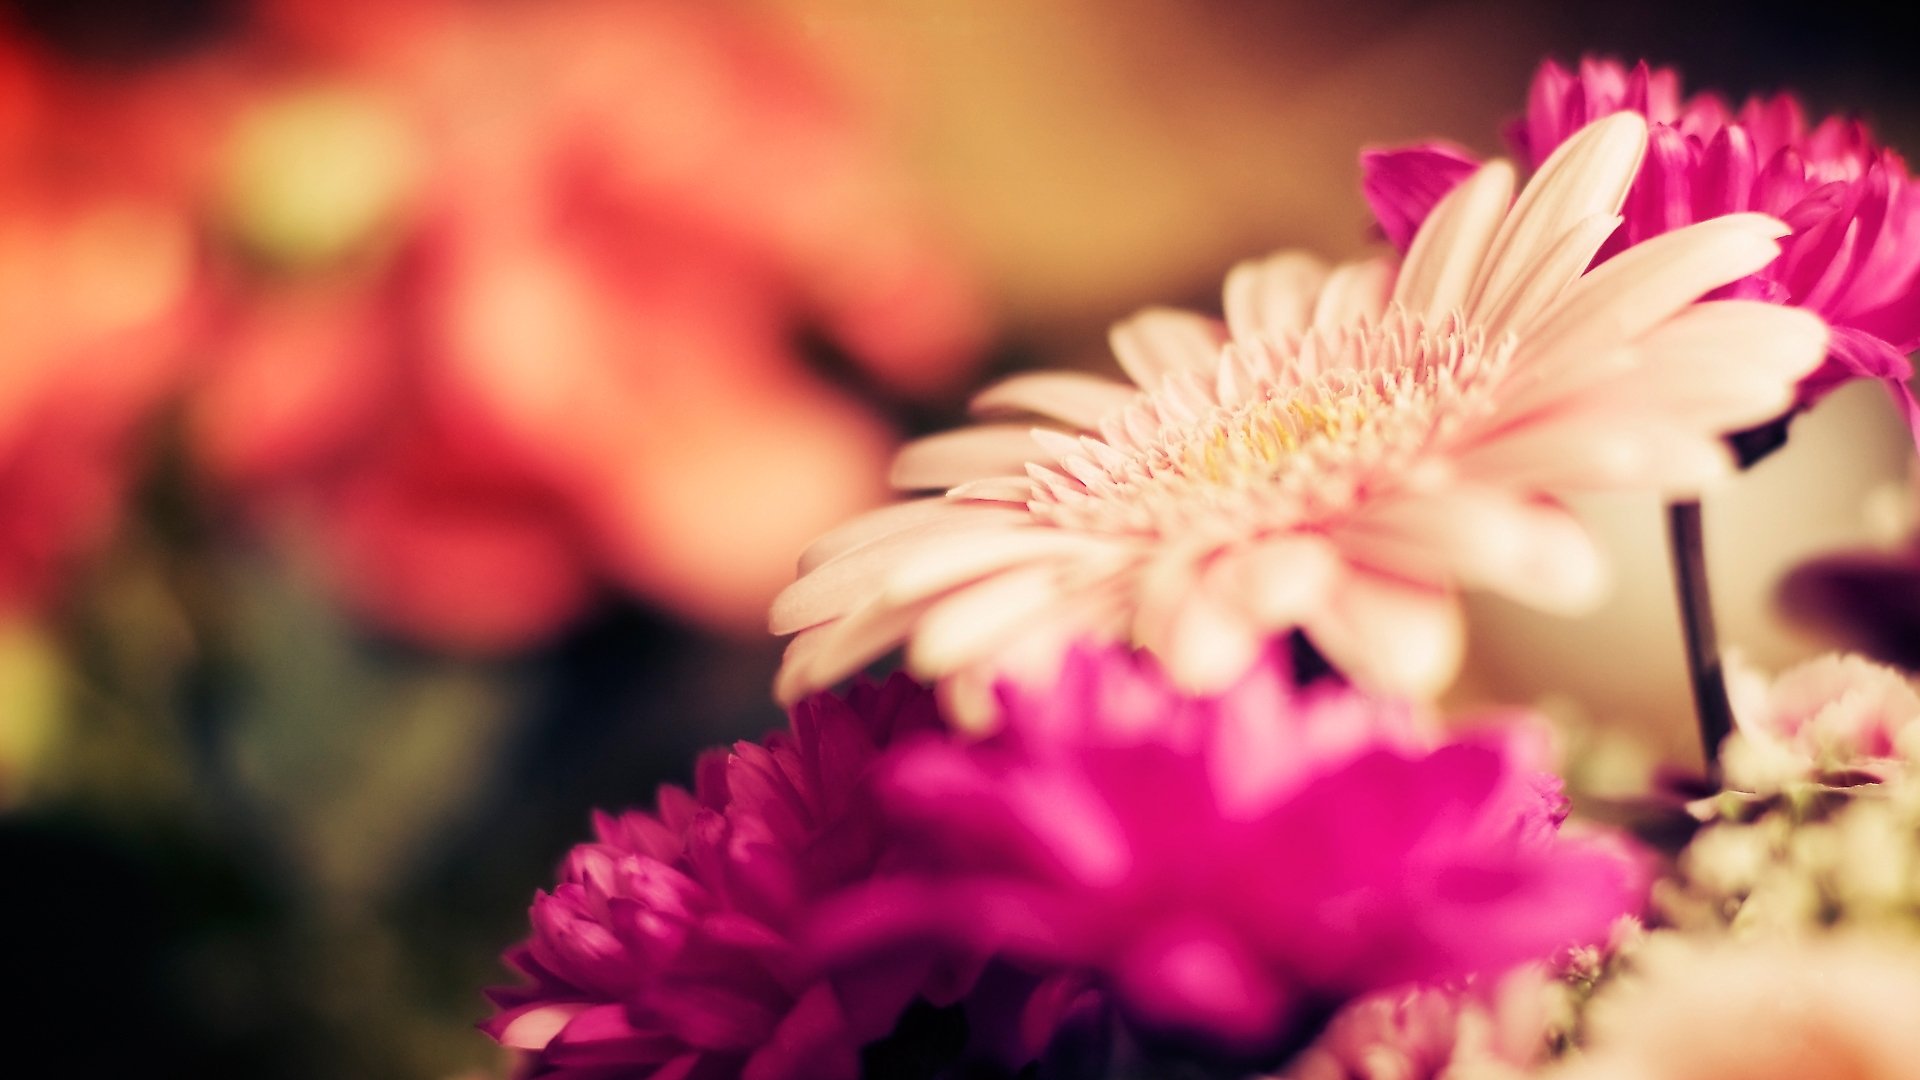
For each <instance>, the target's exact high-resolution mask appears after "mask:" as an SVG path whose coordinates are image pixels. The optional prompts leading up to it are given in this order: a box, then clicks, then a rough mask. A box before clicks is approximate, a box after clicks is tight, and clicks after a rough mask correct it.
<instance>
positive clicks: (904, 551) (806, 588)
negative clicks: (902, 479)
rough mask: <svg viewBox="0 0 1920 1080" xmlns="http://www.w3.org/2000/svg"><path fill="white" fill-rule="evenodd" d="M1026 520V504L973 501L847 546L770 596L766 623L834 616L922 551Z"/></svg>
mask: <svg viewBox="0 0 1920 1080" xmlns="http://www.w3.org/2000/svg"><path fill="white" fill-rule="evenodd" d="M1030 520H1031V518H1030V517H1029V516H1028V514H1027V512H1026V511H1025V510H1024V509H1011V508H1007V507H1003V506H997V505H992V504H980V503H977V504H973V505H972V506H970V507H968V509H967V511H966V512H965V513H964V514H950V515H936V516H932V517H930V518H928V519H926V520H922V521H918V522H916V523H914V524H911V525H907V526H905V527H903V528H899V529H895V530H893V531H891V532H887V533H884V534H881V535H879V536H876V537H874V538H872V539H869V540H867V541H865V542H863V543H859V544H855V545H853V546H852V547H848V548H845V549H844V550H842V551H841V552H840V553H839V554H837V555H835V556H833V557H832V558H830V559H826V560H824V561H823V562H821V563H819V564H818V565H816V566H814V567H813V568H812V569H811V570H810V571H809V572H807V573H806V574H804V575H802V576H801V577H800V578H799V580H797V581H795V582H793V584H791V585H788V586H787V587H786V588H785V589H782V590H781V591H780V595H778V596H776V597H774V598H773V608H772V610H771V612H770V613H769V616H768V626H769V628H770V629H771V630H772V631H773V633H775V634H791V633H793V632H794V631H796V630H804V629H806V628H807V627H809V626H815V625H818V624H820V623H823V622H826V621H827V620H829V619H834V618H838V617H840V616H842V615H845V614H846V613H847V612H849V611H852V610H853V609H854V608H857V607H859V606H860V605H862V604H864V603H866V602H867V601H869V600H871V599H873V598H874V597H876V596H878V595H880V592H881V590H882V588H883V584H884V581H885V578H886V576H887V575H888V574H890V573H891V572H892V571H893V570H894V569H895V567H897V566H900V565H903V564H905V563H908V562H911V561H912V560H914V559H917V558H919V557H920V553H921V552H923V551H932V552H934V553H936V554H937V553H939V552H941V551H945V550H949V549H950V548H951V547H954V546H965V545H968V544H972V543H978V542H979V540H980V538H981V537H983V536H984V537H991V536H994V535H995V534H998V533H1003V532H1008V531H1012V530H1015V529H1018V528H1020V527H1021V526H1022V525H1025V524H1026V523H1027V522H1028V521H1030Z"/></svg>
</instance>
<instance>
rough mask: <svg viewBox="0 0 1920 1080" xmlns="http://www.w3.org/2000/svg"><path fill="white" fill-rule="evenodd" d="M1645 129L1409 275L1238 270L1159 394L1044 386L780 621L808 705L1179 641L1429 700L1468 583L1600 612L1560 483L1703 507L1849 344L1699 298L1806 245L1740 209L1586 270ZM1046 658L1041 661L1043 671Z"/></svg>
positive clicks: (947, 444) (921, 463)
mask: <svg viewBox="0 0 1920 1080" xmlns="http://www.w3.org/2000/svg"><path fill="white" fill-rule="evenodd" d="M1643 142H1644V125H1643V124H1642V123H1641V122H1640V121H1639V120H1638V118H1636V117H1632V116H1620V117H1617V118H1610V119H1608V120H1604V121H1601V122H1599V123H1597V124H1594V125H1593V126H1591V127H1590V128H1588V129H1587V130H1586V131H1584V132H1582V133H1581V134H1580V135H1578V136H1576V137H1575V138H1574V139H1573V140H1571V141H1569V142H1568V143H1567V144H1566V145H1565V146H1564V147H1563V148H1562V149H1561V150H1560V151H1559V152H1558V153H1557V154H1555V155H1554V157H1553V159H1552V160H1550V161H1549V162H1547V164H1546V165H1545V166H1544V167H1542V169H1541V170H1540V174H1539V175H1538V176H1537V177H1535V178H1534V181H1533V182H1532V184H1530V185H1529V186H1528V188H1527V190H1526V191H1525V192H1523V193H1522V194H1521V196H1520V198H1519V200H1518V202H1517V203H1515V202H1513V201H1512V193H1513V171H1512V170H1511V168H1509V167H1508V166H1507V165H1506V164H1505V163H1495V164H1492V165H1488V166H1486V167H1484V168H1482V169H1480V170H1479V171H1478V172H1476V173H1475V174H1474V176H1473V178H1472V179H1470V180H1469V181H1467V182H1466V183H1464V184H1462V185H1461V186H1459V187H1458V188H1457V189H1455V191H1454V193H1453V194H1451V195H1450V196H1448V197H1447V199H1445V200H1444V201H1443V202H1442V203H1441V205H1440V208H1439V209H1438V210H1437V211H1436V212H1435V213H1434V214H1433V216H1432V217H1431V218H1429V219H1428V221H1427V223H1426V225H1425V226H1424V227H1423V228H1422V229H1421V232H1420V234H1419V236H1418V238H1417V239H1416V240H1415V242H1414V244H1413V248H1412V250H1411V252H1409V254H1408V256H1407V259H1406V262H1405V264H1404V265H1403V266H1402V267H1401V268H1400V270H1399V271H1398V273H1397V274H1395V273H1394V272H1393V271H1392V270H1391V269H1390V268H1389V267H1388V266H1387V265H1386V264H1384V263H1378V262H1375V263H1362V264H1357V265H1350V266H1344V267H1339V268H1335V269H1331V270H1329V269H1328V268H1327V267H1325V266H1322V265H1321V264H1320V263H1319V262H1317V261H1316V260H1314V259H1312V258H1310V257H1307V256H1304V255H1300V254H1292V253H1290V254H1282V255H1278V256H1275V257H1273V258H1270V259H1266V260H1264V261H1260V262H1254V263H1249V264H1245V265H1243V266H1241V267H1238V268H1236V269H1235V270H1234V272H1233V273H1232V274H1231V275H1230V276H1229V278H1228V280H1227V285H1226V322H1225V324H1224V325H1223V324H1221V323H1218V322H1215V321H1213V320H1210V319H1206V318H1203V317H1200V316H1197V315H1189V314H1182V313H1176V312H1171V311H1164V310H1153V311H1148V312H1146V313H1143V314H1142V315H1140V316H1138V317H1136V318H1134V319H1133V320H1131V321H1129V322H1126V323H1123V324H1121V325H1120V326H1119V327H1118V328H1117V329H1116V330H1115V332H1114V338H1113V341H1114V348H1115V351H1116V353H1117V354H1118V356H1119V358H1120V363H1121V366H1122V367H1123V368H1124V369H1125V371H1126V372H1127V374H1128V375H1129V376H1130V378H1131V379H1132V383H1131V384H1122V383H1115V382H1111V381H1108V380H1105V379H1100V378H1097V377H1093V376H1087V375H1077V374H1069V373H1054V372H1046V373H1038V374H1029V375H1023V376H1017V377H1015V378H1014V379H1011V380H1009V381H1007V382H1005V383H1002V384H1000V385H999V386H997V387H995V388H992V389H989V390H988V391H986V392H985V393H984V394H982V395H981V396H980V397H979V398H978V399H977V400H976V403H975V404H976V406H977V407H978V408H979V409H980V410H982V411H986V412H996V411H1003V410H1013V411H1025V412H1033V413H1037V414H1039V415H1041V416H1043V417H1046V418H1047V419H1048V420H1049V421H1050V422H1052V423H1053V424H1054V425H1057V426H1052V427H1047V428H1041V429H1032V428H1029V427H1028V426H1027V425H1025V424H1000V425H988V426H982V427H977V428H972V429H968V430H963V431H957V432H953V433H950V434H946V435H937V436H934V437H932V438H930V439H927V440H925V441H922V442H920V443H917V444H914V445H912V446H909V447H908V448H906V449H905V450H904V451H903V452H902V454H901V456H900V458H899V459H898V460H897V461H896V463H895V468H894V479H895V481H896V483H897V484H899V485H900V486H902V487H906V488H941V487H945V488H948V489H949V490H948V491H947V493H946V494H945V495H943V496H937V497H934V498H930V499H922V500H919V501H915V502H908V503H905V504H902V505H898V506H894V507H889V508H886V509H883V510H880V511H877V512H875V513H873V514H870V515H866V516H863V517H861V518H858V519H856V520H855V521H853V522H852V523H850V524H849V525H847V526H844V527H843V528H842V529H841V530H839V531H837V532H834V533H830V534H828V535H827V536H826V537H825V538H823V539H822V540H820V541H819V542H817V543H816V544H815V546H814V547H813V548H812V549H810V550H809V552H808V554H807V555H806V556H805V557H804V558H803V560H802V568H803V576H802V577H801V578H800V580H799V581H797V582H796V583H794V584H793V585H792V586H790V587H789V588H788V589H787V590H786V591H785V592H784V593H782V594H781V596H780V598H779V599H778V600H777V601H776V602H775V605H774V610H773V618H772V626H773V629H774V631H775V632H777V633H791V632H794V631H800V634H799V636H798V637H796V638H795V639H794V641H793V644H792V646H791V648H790V650H789V652H788V655H787V659H786V663H785V665H784V667H783V668H782V671H781V675H780V679H779V686H778V691H779V693H780V695H781V696H782V697H784V698H787V699H792V698H794V697H795V696H797V695H799V694H802V693H805V692H806V691H808V690H809V689H812V688H815V687H819V686H824V685H828V684H831V683H833V682H834V681H836V680H837V679H839V678H841V677H843V676H845V675H846V674H848V673H849V672H852V671H854V670H857V669H858V668H859V667H860V666H861V665H863V664H865V663H866V662H868V661H869V660H871V659H872V658H874V657H875V656H877V655H879V654H880V653H882V652H884V651H886V650H887V649H889V648H891V647H893V646H894V645H896V644H898V643H899V642H900V641H901V640H902V639H907V640H908V641H909V645H908V649H907V663H908V665H909V667H910V668H912V669H913V670H915V671H917V672H918V673H920V674H922V675H923V676H946V675H949V674H951V673H955V672H963V673H967V674H968V675H969V676H971V677H973V678H974V681H975V682H980V681H984V679H985V678H986V677H987V676H986V674H985V673H990V672H992V671H993V670H995V669H996V668H1004V667H1005V666H1006V665H1010V664H1014V663H1016V662H1017V663H1020V664H1025V665H1027V667H1026V668H1025V669H1024V670H1026V671H1027V672H1028V673H1033V672H1036V671H1039V670H1044V669H1045V667H1046V666H1047V665H1048V664H1049V663H1050V662H1051V659H1052V657H1054V656H1057V655H1058V653H1059V651H1060V649H1061V648H1063V647H1064V643H1065V642H1066V641H1068V640H1072V639H1073V638H1074V637H1075V636H1077V635H1086V636H1092V637H1094V638H1098V639H1107V640H1126V641H1132V642H1134V643H1136V644H1139V645H1142V646H1145V647H1147V648H1149V649H1151V650H1153V651H1154V652H1155V653H1156V654H1157V655H1158V656H1159V657H1160V658H1161V659H1162V661H1163V662H1165V663H1166V665H1167V666H1168V669H1169V670H1170V671H1171V672H1172V674H1173V675H1174V676H1175V677H1176V678H1177V679H1178V680H1179V681H1180V682H1181V683H1182V684H1183V685H1186V686H1188V687H1191V688H1200V689H1206V688H1218V687H1220V686H1222V685H1224V684H1226V683H1227V682H1230V681H1231V680H1232V679H1233V678H1234V677H1235V676H1236V675H1238V674H1239V673H1240V672H1241V671H1243V670H1245V668H1246V667H1247V666H1248V665H1249V664H1250V663H1252V662H1253V659H1254V658H1255V657H1256V656H1257V655H1258V654H1259V653H1260V650H1261V649H1262V647H1263V645H1264V643H1265V642H1266V641H1267V640H1268V638H1269V637H1270V636H1271V635H1274V634H1277V633H1281V632H1284V631H1287V630H1289V629H1293V628H1296V627H1297V628H1299V629H1300V630H1302V631H1304V633H1305V635H1306V637H1307V638H1308V639H1310V640H1311V642H1312V644H1313V645H1314V646H1316V647H1317V648H1318V649H1319V651H1320V652H1321V653H1322V654H1324V655H1325V656H1326V657H1327V658H1328V659H1329V660H1331V661H1332V663H1333V664H1334V665H1335V666H1336V667H1338V668H1340V669H1341V670H1342V671H1344V672H1346V673H1347V674H1348V675H1350V676H1352V677H1354V678H1356V679H1358V680H1360V681H1362V682H1364V683H1366V684H1368V685H1370V686H1374V687H1384V688H1392V689H1396V690H1403V691H1409V692H1415V693H1421V694H1425V693H1430V692H1432V691H1434V690H1435V689H1437V688H1438V687H1439V686H1441V685H1442V684H1444V683H1445V682H1446V681H1447V680H1448V679H1449V678H1450V677H1451V676H1452V674H1453V672H1454V670H1455V668H1456V667H1457V665H1458V661H1459V654H1460V639H1461V630H1460V620H1459V612H1458V608H1457V602H1456V599H1455V595H1454V589H1455V587H1456V586H1458V585H1463V584H1465V585H1474V586H1480V587H1485V588H1490V589H1494V590H1497V591H1499V592H1502V593H1505V594H1507V595H1509V596H1512V597H1514V598H1516V599H1518V600H1521V601H1524V602H1527V603H1530V604H1533V605H1536V606H1539V607H1543V608H1547V609H1550V610H1555V611H1578V610H1582V609H1584V608H1586V607H1588V606H1589V605H1591V604H1592V603H1594V602H1595V601H1596V600H1597V599H1598V598H1599V597H1600V596H1601V594H1602V591H1603V588H1604V584H1605V573H1604V567H1603V565H1602V562H1601V558H1600V555H1599V553H1598V552H1597V551H1596V550H1595V548H1594V546H1593V544H1592V542H1591V541H1590V540H1589V539H1588V537H1587V535H1586V533H1585V532H1584V531H1583V530H1582V528H1581V527H1580V525H1579V523H1578V521H1577V520H1576V519H1575V518H1574V517H1573V516H1572V515H1571V514H1569V513H1568V512H1567V511H1566V510H1565V509H1564V508H1563V507H1562V506H1561V505H1560V504H1559V503H1557V502H1555V501H1554V500H1553V498H1552V497H1551V496H1550V495H1549V494H1548V492H1551V491H1555V490H1560V489H1610V488H1645V489H1655V490H1663V491H1672V492H1681V491H1693V490H1696V489H1697V488H1698V487H1699V486H1700V485H1702V484H1704V483H1706V482H1707V481H1709V480H1711V479H1713V478H1715V477H1717V476H1719V475H1721V474H1723V473H1725V472H1727V471H1728V470H1729V468H1730V461H1729V458H1728V455H1727V453H1726V451H1725V449H1724V448H1723V446H1722V445H1721V443H1720V440H1719V435H1720V434H1721V433H1723V432H1726V431H1730V430H1734V429H1737V428H1739V427H1741V426H1742V425H1746V424H1751V423H1755V422H1758V421H1760V420H1764V419H1767V418H1769V417H1771V416H1773V415H1776V414H1777V413H1778V412H1779V411H1780V410H1781V409H1783V408H1785V407H1786V406H1787V404H1788V403H1789V402H1790V401H1791V398H1792V387H1793V384H1794V381H1795V380H1796V379H1797V378H1798V377H1799V376H1800V375H1802V374H1804V373H1805V372H1806V371H1807V370H1809V369H1810V368H1812V367H1813V366H1814V365H1815V364H1816V363H1818V361H1819V357H1820V355H1821V351H1822V348H1823V342H1824V338H1825V332H1824V329H1823V328H1822V327H1821V325H1820V323H1819V320H1817V319H1815V318H1813V317H1812V316H1810V315H1807V314H1806V313H1804V312H1799V311H1793V310H1790V309H1784V308H1779V307H1775V306H1773V305H1768V304H1762V303H1757V302H1753V301H1740V300H1729V301H1720V302H1716V303H1711V304H1698V305H1696V304H1694V303H1693V301H1694V300H1695V298H1697V297H1698V296H1700V295H1701V294H1702V293H1705V292H1707V291H1709V290H1711V289H1713V288H1716V287H1718V286H1720V285H1722V284H1724V283H1726V282H1728V281H1731V280H1734V279H1736V278H1739V277H1740V276H1742V275H1745V274H1748V273H1751V272H1753V271H1754V270H1757V269H1758V268H1760V267H1762V266H1764V265H1766V264H1767V263H1768V262H1769V261H1770V260H1771V259H1772V258H1773V257H1774V254H1775V253H1776V251H1777V250H1778V249H1777V246H1776V245H1775V244H1774V242H1773V239H1772V238H1773V237H1774V236H1776V235H1778V234H1779V233H1780V232H1781V231H1782V230H1783V229H1784V226H1782V225H1781V224H1780V223H1779V222H1777V221H1774V220H1773V219H1771V218H1767V217H1764V216H1761V215H1757V214H1743V215H1736V216H1732V217H1727V218H1722V219H1719V220H1716V221H1713V222H1709V223H1705V224H1702V225H1699V226H1697V227H1693V228H1689V229H1684V230H1680V231H1677V232H1675V233H1673V234H1672V235H1670V236H1667V237H1663V238H1661V239H1660V241H1659V242H1658V243H1649V244H1643V245H1640V246H1639V247H1637V248H1636V249H1634V250H1633V251H1632V252H1630V253H1628V254H1625V255H1622V256H1621V257H1619V258H1617V259H1614V260H1611V261H1610V262H1609V263H1608V264H1607V265H1606V266H1604V267H1602V268H1600V269H1599V270H1596V271H1594V272H1593V273H1586V272H1585V271H1586V268H1587V266H1588V265H1589V263H1590V261H1591V258H1592V254H1593V252H1594V250H1595V249H1597V248H1598V247H1599V245H1600V244H1601V243H1602V242H1603V241H1604V240H1605V239H1606V238H1607V236H1608V235H1609V234H1610V233H1611V232H1612V231H1613V228H1614V223H1615V222H1616V220H1617V218H1616V216H1615V212H1616V211H1617V210H1618V208H1619V205H1620V201H1621V199H1622V198H1623V197H1624V195H1625V193H1626V190H1627V186H1628V183H1629V182H1630V181H1631V179H1632V177H1633V175H1634V171H1635V169H1636V168H1637V165H1638V162H1639V158H1640V152H1641V148H1642V144H1643ZM1016 658H1017V659H1016Z"/></svg>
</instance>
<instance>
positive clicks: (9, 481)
mask: <svg viewBox="0 0 1920 1080" xmlns="http://www.w3.org/2000/svg"><path fill="white" fill-rule="evenodd" d="M7 19H8V16H7V15H6V14H5V13H4V12H0V327H4V330H0V615H6V614H11V613H14V612H17V611H21V610H25V609H32V608H36V607H40V606H44V605H45V604H46V603H48V602H49V601H51V600H52V599H53V598H54V597H55V596H56V595H57V594H58V593H59V591H60V589H61V586H62V585H63V583H64V581H65V580H66V578H67V575H68V573H69V571H71V569H72V564H73V563H74V562H75V561H76V560H77V559H79V558H80V557H82V556H84V555H86V554H87V553H89V552H91V551H92V550H94V549H95V548H97V547H98V546H99V545H100V544H101V543H102V541H103V540H104V539H105V537H106V535H107V533H108V532H109V531H110V530H111V529H112V527H113V525H114V523H115V521H116V520H117V518H118V515H119V510H120V503H121V501H122V497H123V495H124V492H125V489H126V487H127V485H128V483H129V481H130V479H131V477H132V474H133V472H134V471H135V465H136V454H137V452H138V451H139V449H140V445H139V441H138V440H139V436H140V435H141V433H142V432H143V430H145V427H146V424H147V422H148V421H151V420H152V419H153V418H154V415H155V414H156V412H157V411H158V407H159V405H160V403H161V401H162V400H163V396H164V394H165V392H166V391H168V390H170V389H172V388H173V387H174V386H175V384H176V383H177V381H178V379H179V378H180V376H181V375H182V373H183V370H184V366H185V365H184V359H185V356H186V352H187V350H186V343H187V340H188V338H189V336H190V335H191V333H192V331H193V330H194V328H195V327H196V326H197V325H198V324H199V321H200V317H201V315H202V314H203V310H202V308H203V301H204V299H205V297H204V295H203V294H202V290H201V289H200V287H199V284H200V283H199V281H198V277H197V275H198V270H199V261H200V255H201V253H200V251H199V250H198V249H197V247H196V244H195V240H194V235H193V232H192V229H191V223H190V219H189V215H188V210H189V207H188V203H187V201H186V199H185V195H184V192H183V191H182V190H181V188H180V187H179V185H178V184H177V183H176V181H177V179H178V177H177V176H175V175H174V174H173V173H172V172H171V170H169V169H167V168H165V167H164V165H165V163H166V162H167V161H168V159H170V158H171V157H173V156H174V155H175V154H176V153H177V152H179V151H180V150H181V149H182V148H181V147H180V146H179V145H178V144H176V143H175V142H174V141H173V134H174V132H173V130H172V128H171V127H170V126H169V125H168V124H167V123H166V122H165V121H166V117H165V116H164V115H155V110H154V109H152V108H151V107H150V103H149V101H148V100H147V99H146V98H145V97H144V96H143V95H144V94H147V93H153V94H156V95H160V94H165V93H168V92H169V91H170V90H171V87H170V86H169V85H167V84H166V83H165V82H163V81H161V80H157V79H156V80H147V79H144V78H136V77H135V76H132V75H128V76H126V77H125V81H124V82H121V83H119V84H116V83H115V81H114V80H111V79H106V78H101V77H95V76H93V75H90V74H89V73H85V72H77V71H70V70H67V69H66V68H64V67H63V66H62V65H60V64H59V63H57V62H55V61H54V60H53V59H52V58H50V57H49V56H47V55H46V54H44V53H43V52H42V51H40V50H39V49H37V48H35V47H34V46H33V45H32V44H30V43H29V42H28V41H27V40H26V39H24V38H23V37H18V36H16V35H15V34H14V32H13V31H12V29H11V28H10V27H8V26H7V25H6V22H7ZM130 87H131V88H132V92H129V91H130Z"/></svg>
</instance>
